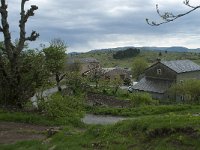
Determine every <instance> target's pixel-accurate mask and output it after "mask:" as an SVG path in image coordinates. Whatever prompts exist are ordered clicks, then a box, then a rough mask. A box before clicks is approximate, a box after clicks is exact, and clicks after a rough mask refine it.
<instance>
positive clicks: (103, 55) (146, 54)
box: [76, 51, 200, 67]
mask: <svg viewBox="0 0 200 150" xmlns="http://www.w3.org/2000/svg"><path fill="white" fill-rule="evenodd" d="M113 53H114V52H112V51H111V52H100V51H99V52H96V53H90V52H88V53H82V54H80V55H78V56H76V57H81V58H85V57H93V58H96V59H97V60H99V61H100V63H101V65H102V67H115V66H120V67H131V66H132V64H131V63H130V62H131V61H133V59H134V58H126V59H121V60H119V59H113V57H112V55H113ZM137 57H142V58H145V59H146V60H147V61H148V62H149V65H150V64H151V63H152V61H155V59H156V58H158V57H159V58H161V59H162V60H176V59H190V60H192V61H194V62H196V63H198V64H200V59H199V58H200V55H199V54H197V53H180V52H168V53H165V52H162V56H159V51H141V53H140V55H138V56H137Z"/></svg>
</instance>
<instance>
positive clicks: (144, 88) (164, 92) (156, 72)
mask: <svg viewBox="0 0 200 150" xmlns="http://www.w3.org/2000/svg"><path fill="white" fill-rule="evenodd" d="M79 62H80V64H81V69H80V72H81V74H82V75H88V74H89V73H90V72H91V71H93V70H95V69H101V70H102V71H103V77H104V78H105V79H113V78H115V77H116V76H120V78H121V79H122V80H125V79H131V77H132V76H131V69H127V68H120V67H114V68H102V67H101V65H100V62H99V61H98V60H96V59H94V58H81V59H79ZM188 79H200V66H199V65H197V64H196V63H194V62H192V61H190V60H174V61H161V60H158V61H157V62H156V63H154V64H153V65H151V66H150V67H148V68H147V69H146V70H145V71H144V74H143V75H142V78H141V79H140V80H139V81H138V82H137V83H136V84H134V85H132V86H131V91H132V92H148V93H150V94H151V95H152V97H153V98H154V99H160V100H162V99H171V98H173V99H174V95H171V94H170V93H169V92H168V91H169V88H170V87H171V86H172V85H173V84H175V83H181V82H183V81H184V80H188ZM175 99H177V100H183V96H181V95H179V96H177V95H176V97H175Z"/></svg>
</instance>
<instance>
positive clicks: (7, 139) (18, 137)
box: [0, 122, 49, 144]
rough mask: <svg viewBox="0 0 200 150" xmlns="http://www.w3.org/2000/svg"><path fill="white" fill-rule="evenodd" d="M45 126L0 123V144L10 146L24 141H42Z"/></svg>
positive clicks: (45, 130) (44, 134)
mask: <svg viewBox="0 0 200 150" xmlns="http://www.w3.org/2000/svg"><path fill="white" fill-rule="evenodd" d="M48 128H49V127H47V126H39V125H30V124H25V123H14V122H0V144H10V143H15V142H18V141H24V140H43V139H45V138H46V133H47V129H48Z"/></svg>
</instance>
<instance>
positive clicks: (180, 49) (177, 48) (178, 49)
mask: <svg viewBox="0 0 200 150" xmlns="http://www.w3.org/2000/svg"><path fill="white" fill-rule="evenodd" d="M128 48H137V49H140V50H147V51H168V52H196V53H200V48H196V49H189V48H187V47H183V46H172V47H156V46H152V47H150V46H143V47H134V46H125V47H116V48H104V49H94V50H90V51H89V52H88V53H95V52H109V51H123V50H126V49H128ZM69 54H70V53H69ZM72 54H78V53H76V52H72Z"/></svg>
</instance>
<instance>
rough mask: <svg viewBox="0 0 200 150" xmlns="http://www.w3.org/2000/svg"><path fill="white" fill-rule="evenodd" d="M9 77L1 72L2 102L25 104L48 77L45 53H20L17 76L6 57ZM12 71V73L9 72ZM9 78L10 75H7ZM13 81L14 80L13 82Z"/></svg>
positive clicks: (0, 94)
mask: <svg viewBox="0 0 200 150" xmlns="http://www.w3.org/2000/svg"><path fill="white" fill-rule="evenodd" d="M4 64H5V66H4V67H5V68H4V69H5V70H6V72H7V75H8V76H9V82H8V81H7V80H8V79H6V78H5V76H3V74H1V73H0V77H1V80H0V103H1V104H3V105H14V106H15V107H16V106H17V105H20V106H23V105H24V104H25V103H26V102H27V100H28V99H29V98H30V97H31V96H33V94H34V93H35V91H36V89H37V88H40V87H41V86H42V85H43V84H44V83H46V81H47V79H48V77H49V76H48V71H47V69H46V67H45V59H44V55H43V54H42V53H41V52H40V51H36V50H25V51H22V52H21V53H20V55H19V60H18V72H17V77H16V76H15V78H14V76H13V75H12V73H11V72H10V71H11V70H10V69H11V68H10V65H11V64H10V62H9V61H8V59H7V58H6V57H4ZM9 72H10V73H9ZM7 78H8V77H7ZM11 81H12V82H11Z"/></svg>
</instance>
